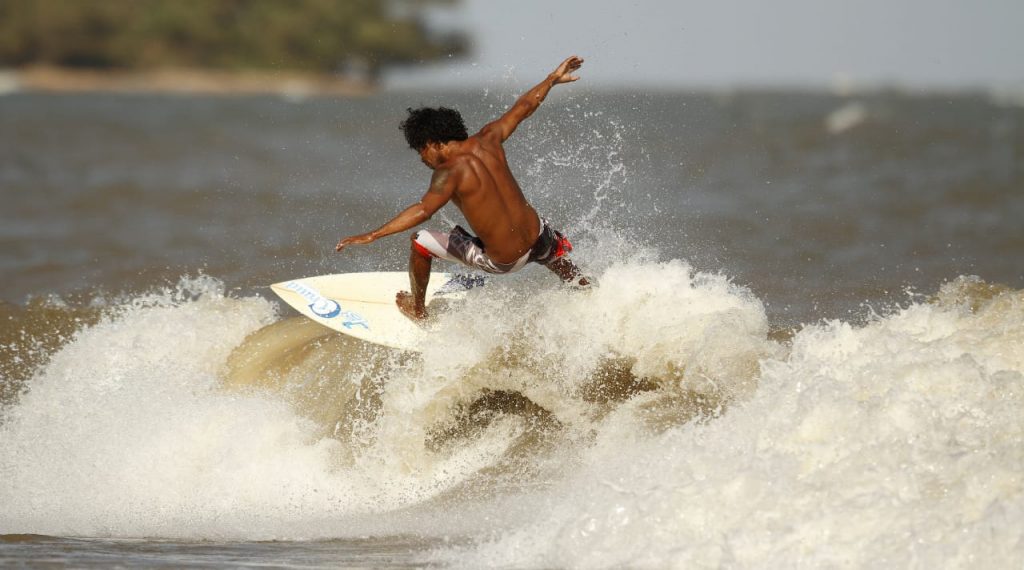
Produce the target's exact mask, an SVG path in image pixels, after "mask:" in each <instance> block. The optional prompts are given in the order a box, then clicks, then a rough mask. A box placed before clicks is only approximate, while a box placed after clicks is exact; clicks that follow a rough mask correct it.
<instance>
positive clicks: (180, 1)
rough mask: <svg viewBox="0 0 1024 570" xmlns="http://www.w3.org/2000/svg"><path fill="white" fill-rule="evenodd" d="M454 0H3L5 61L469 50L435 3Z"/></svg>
mask: <svg viewBox="0 0 1024 570" xmlns="http://www.w3.org/2000/svg"><path fill="white" fill-rule="evenodd" d="M452 1H453V0H404V1H403V0H394V1H387V0H0V66H8V67H21V66H26V65H53V66H62V67H78V68H93V69H96V68H99V69H152V68H156V67H197V68H213V69H289V70H304V71H319V72H335V71H344V70H346V69H350V68H352V67H355V68H361V69H363V70H364V71H365V72H366V73H367V74H368V75H369V76H370V77H375V76H376V74H377V73H378V72H379V70H380V69H381V68H382V67H385V66H388V65H395V64H407V63H418V62H423V61H428V60H431V59H437V58H440V57H447V56H450V55H460V54H462V53H464V52H465V51H466V47H467V41H466V38H465V36H464V35H462V34H449V35H447V36H437V35H436V34H432V33H430V31H429V30H428V29H427V28H426V26H425V25H424V22H423V9H424V8H425V7H427V6H429V5H432V4H434V5H436V4H451V3H452Z"/></svg>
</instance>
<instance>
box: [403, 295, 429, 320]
mask: <svg viewBox="0 0 1024 570" xmlns="http://www.w3.org/2000/svg"><path fill="white" fill-rule="evenodd" d="M395 304H396V305H398V310H399V311H402V314H403V315H405V316H407V317H409V318H410V319H411V320H413V321H415V322H419V321H422V320H424V319H426V318H427V309H426V307H421V308H417V307H416V300H415V299H413V297H412V293H410V292H408V291H399V292H398V294H397V295H395Z"/></svg>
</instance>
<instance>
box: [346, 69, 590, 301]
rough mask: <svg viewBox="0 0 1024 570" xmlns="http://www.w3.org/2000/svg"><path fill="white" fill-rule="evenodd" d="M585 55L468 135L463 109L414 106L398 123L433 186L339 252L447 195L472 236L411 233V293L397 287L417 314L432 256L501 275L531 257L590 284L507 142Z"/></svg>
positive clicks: (398, 227) (428, 210)
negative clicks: (524, 181)
mask: <svg viewBox="0 0 1024 570" xmlns="http://www.w3.org/2000/svg"><path fill="white" fill-rule="evenodd" d="M581 65H583V60H582V59H581V58H579V57H576V56H572V57H570V58H568V59H566V60H565V61H563V62H562V63H561V64H560V65H559V66H558V67H557V68H556V69H555V71H553V72H552V73H551V74H550V75H548V76H547V78H545V79H544V81H541V82H540V83H539V84H537V86H536V87H534V88H533V89H530V90H529V91H527V92H526V93H525V94H523V95H522V96H521V97H520V98H519V99H518V100H517V101H516V102H515V104H514V105H512V107H511V108H510V109H509V110H508V111H507V112H506V113H505V114H504V115H502V116H501V117H500V118H498V119H497V120H496V121H493V122H491V123H488V124H486V125H484V127H483V128H482V129H480V132H478V133H476V134H475V135H473V136H469V135H468V133H467V132H466V126H465V124H464V123H463V121H462V115H460V114H459V112H458V111H456V110H454V109H448V108H446V107H439V108H436V109H435V108H428V107H423V108H420V109H409V110H408V111H409V116H408V117H406V119H405V120H404V121H403V122H402V124H401V126H400V128H401V130H402V132H403V133H404V134H405V139H406V141H407V142H408V143H409V146H410V147H412V149H413V150H415V151H417V152H418V153H419V155H420V160H422V161H423V164H425V165H427V167H428V168H430V169H431V170H433V171H434V174H433V177H432V178H431V180H430V187H429V188H428V190H427V192H426V194H424V195H423V197H422V198H421V199H420V201H419V202H417V203H415V204H413V205H411V206H409V207H408V208H406V209H404V210H402V212H400V213H399V214H398V215H397V216H395V217H394V218H393V219H392V220H391V221H389V222H387V223H386V224H384V225H383V226H381V227H379V228H377V229H375V230H373V231H370V232H367V233H363V234H358V235H354V236H349V237H346V238H344V239H342V240H341V241H340V242H338V246H337V247H336V248H335V249H336V250H337V251H339V252H340V251H341V250H343V249H344V248H346V247H348V246H350V245H362V244H368V243H370V242H373V241H375V240H377V239H378V238H382V237H384V236H389V235H391V234H395V233H398V232H402V231H405V230H407V229H410V228H413V227H415V226H418V225H420V224H421V223H423V222H425V221H427V220H429V219H430V218H431V216H433V215H434V213H435V212H437V211H438V210H439V209H441V207H442V206H444V205H445V204H447V203H448V202H449V201H451V202H454V203H455V205H456V206H457V207H458V208H459V210H461V211H462V214H463V216H465V218H466V221H467V222H469V226H470V227H471V228H472V229H473V231H474V232H476V235H475V236H474V235H472V234H470V233H469V232H467V231H466V230H464V229H463V228H462V227H461V226H455V227H454V228H453V229H452V230H451V231H450V232H447V233H445V232H438V231H433V230H420V231H418V232H416V233H414V234H413V235H412V250H411V252H410V254H409V284H410V289H411V292H410V291H402V292H400V293H398V295H397V297H396V299H395V302H396V303H397V304H398V308H399V309H401V310H402V312H403V313H404V314H405V315H406V316H408V317H409V318H411V319H413V320H418V319H424V318H426V316H427V310H426V305H425V298H426V292H427V283H428V281H429V280H430V266H431V262H432V261H433V258H435V257H437V258H441V259H445V260H447V261H454V262H458V263H462V264H464V265H467V266H469V267H475V268H477V269H481V270H483V271H486V272H488V273H495V274H503V273H511V272H513V271H518V270H519V269H522V267H523V266H524V265H526V264H527V263H529V262H534V263H539V264H541V265H544V266H545V267H547V268H548V269H550V270H551V271H553V272H554V273H555V274H556V275H558V276H559V277H560V278H561V279H562V280H563V281H565V282H568V283H576V284H578V285H580V286H584V287H585V286H587V285H589V284H590V283H589V281H588V280H587V278H586V277H583V275H582V274H581V272H580V270H579V268H578V267H577V266H576V265H575V264H574V263H573V262H572V261H570V260H569V258H568V257H566V255H565V254H566V253H568V252H569V251H571V250H572V244H570V243H569V240H568V239H566V238H565V236H563V235H562V233H561V232H559V231H558V230H555V229H554V228H552V227H551V226H550V225H548V223H547V221H546V220H544V219H543V218H541V217H540V216H539V215H537V212H536V211H535V210H534V209H533V207H532V206H531V205H530V204H529V202H527V201H526V197H525V196H523V191H522V190H521V189H520V188H519V184H518V183H517V182H516V180H515V178H514V177H513V176H512V172H511V171H510V170H509V166H508V162H507V161H506V159H505V149H504V148H503V147H502V143H504V142H505V140H506V139H508V137H509V136H511V135H512V133H513V132H515V130H516V127H518V126H519V123H521V122H522V121H523V120H524V119H526V118H527V117H529V116H530V115H532V114H533V112H534V111H536V110H537V108H538V107H539V106H540V104H541V102H542V101H544V98H545V97H547V94H548V92H549V91H551V88H552V87H554V86H555V85H558V84H561V83H570V82H573V81H576V80H578V79H579V77H578V76H575V75H573V72H575V71H576V70H578V69H579V68H580V66H581Z"/></svg>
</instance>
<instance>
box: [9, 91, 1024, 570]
mask: <svg viewBox="0 0 1024 570" xmlns="http://www.w3.org/2000/svg"><path fill="white" fill-rule="evenodd" d="M515 95H516V94H515V93H513V92H512V91H511V90H507V91H501V90H495V89H490V90H487V91H481V92H474V93H435V92H390V93H385V94H381V95H377V96H373V97H367V98H362V99H316V98H313V99H301V100H300V99H283V98H276V97H224V98H217V97H187V96H157V95H149V96H142V95H134V96H127V95H122V96H115V95H49V96H44V95H29V94H10V95H6V96H2V97H0V275H2V279H0V565H6V564H11V565H18V566H24V567H43V566H45V567H59V566H71V567H110V566H130V567H181V566H199V567H210V568H222V567H231V568H234V567H249V566H252V567H256V566H259V567H281V568H319V567H328V568H418V567H436V568H481V567H496V568H588V569H589V568H621V567H630V568H634V567H635V568H722V567H725V568H781V567H784V568H823V567H824V568H829V567H854V568H866V567H896V568H929V569H930V568H966V567H971V568H1019V567H1021V566H1022V565H1024V479H1022V478H1024V413H1021V410H1022V409H1024V107H1020V106H1014V105H1011V104H1005V103H1000V102H999V101H995V100H993V99H992V98H990V97H987V96H985V95H984V94H952V95H950V94H932V95H924V94H918V95H914V94H901V93H896V92H877V93H870V94H854V95H846V96H839V95H832V94H824V93H807V92H788V91H762V92H731V93H701V92H655V93H640V92H607V91H591V90H588V89H587V88H586V87H585V86H583V85H573V86H568V87H564V88H559V89H557V90H556V91H554V92H553V93H552V95H551V96H550V97H549V99H548V101H547V102H546V103H545V104H544V106H543V107H542V108H541V109H540V110H539V111H538V112H537V113H536V114H535V115H534V116H533V117H532V118H531V119H529V120H528V121H527V122H526V123H524V124H523V125H522V126H521V127H520V128H519V130H518V131H517V132H516V133H515V134H514V136H513V137H512V138H511V139H510V140H509V141H508V143H507V146H506V148H507V151H508V155H509V159H510V163H511V164H512V168H513V171H514V173H515V174H516V175H517V177H518V179H519V181H520V183H521V185H522V187H523V188H524V190H525V192H526V194H527V196H528V198H529V199H530V200H531V201H532V202H533V204H534V205H535V206H536V207H537V209H538V211H540V212H541V214H542V215H543V216H544V217H546V218H547V219H548V220H550V221H551V222H552V223H553V224H554V225H555V226H556V227H560V228H562V229H563V230H564V231H565V232H566V233H567V234H568V236H569V237H570V239H572V241H573V243H574V245H575V251H574V252H573V254H572V255H573V258H574V259H575V260H576V261H577V263H578V264H579V265H581V266H582V267H583V268H584V269H585V271H586V272H587V273H588V274H589V275H591V276H592V277H594V278H596V280H597V282H598V286H596V287H594V288H592V289H591V290H589V291H584V292H580V291H575V290H571V289H568V288H565V287H562V286H561V285H560V284H559V283H558V282H557V280H556V279H555V278H554V276H553V275H551V274H550V273H549V272H547V271H545V270H543V269H542V268H538V267H528V268H526V269H524V270H523V271H522V272H520V273H518V274H515V275H512V276H507V277H504V278H499V279H493V280H491V282H490V283H489V285H488V286H486V287H483V288H479V289H474V290H472V291H470V294H469V295H468V297H467V299H466V301H465V303H464V304H463V305H461V306H456V307H453V308H451V309H450V310H449V311H448V312H445V313H443V314H441V315H440V316H439V319H438V326H439V331H438V333H437V334H435V335H434V336H433V337H432V338H431V342H430V344H429V345H428V346H426V347H425V349H424V351H423V353H422V354H409V353H402V352H398V351H393V350H390V349H384V348H380V347H375V346H370V345H366V344H363V343H361V342H359V341H356V340H354V339H351V338H349V337H345V336H343V335H340V334H337V333H333V332H332V331H330V330H328V329H326V328H323V327H320V326H319V325H316V324H315V323H312V322H309V321H307V320H305V319H304V318H302V317H299V316H298V315H297V314H296V313H295V312H294V311H293V310H291V309H289V308H288V307H286V306H284V305H283V304H281V303H279V302H277V301H276V300H275V299H274V298H273V295H272V294H270V292H269V290H268V288H267V285H269V284H270V283H273V282H277V281H283V280H286V279H289V278H295V277H304V276H310V275H318V274H325V273H341V272H351V271H382V270H389V271H390V270H403V269H404V268H405V263H406V260H407V256H408V239H407V237H406V236H405V235H398V236H393V237H390V238H386V239H382V240H380V241H378V242H375V243H374V244H371V245H368V246H365V247H353V248H351V249H349V250H346V251H345V252H344V253H343V254H336V253H335V252H334V245H335V244H336V243H337V241H338V239H339V238H341V237H343V236H346V235H350V234H353V233H357V232H362V231H367V230H370V229H373V228H375V227H377V226H379V225H380V224H382V223H383V222H385V221H387V220H388V219H390V218H391V217H392V216H393V215H394V214H395V213H397V212H398V211H400V210H401V209H402V208H403V207H405V206H407V205H408V204H410V203H412V202H415V201H416V200H417V199H418V198H419V196H420V195H421V194H422V193H423V192H424V191H425V190H426V187H427V182H428V180H429V175H430V172H429V171H428V170H427V169H426V168H425V167H424V166H423V165H422V164H421V163H420V162H419V159H418V157H417V156H416V154H415V153H414V152H412V151H411V150H409V149H408V148H406V147H405V143H404V141H403V139H402V137H401V133H400V132H399V131H398V129H397V124H398V122H399V121H401V120H402V118H403V116H404V113H405V108H406V107H410V106H419V105H437V104H446V105H449V106H455V107H457V108H459V109H460V110H462V112H463V114H464V116H465V117H466V121H467V123H468V125H469V127H470V129H471V130H472V129H476V128H479V127H480V126H482V125H483V124H484V123H485V122H487V121H488V120H490V119H491V118H494V117H496V116H497V115H499V114H500V113H501V112H502V111H503V110H504V109H505V108H507V106H508V105H510V104H511V103H512V101H514V97H515ZM460 222H461V216H460V215H459V213H458V211H457V210H456V209H455V208H454V207H452V206H449V207H447V208H446V209H445V210H443V211H442V212H441V213H439V214H438V215H436V216H435V217H434V219H433V220H431V221H429V222H427V226H428V227H433V228H436V229H444V228H447V227H450V225H451V224H454V223H460ZM438 263H439V264H438V269H443V267H442V266H441V265H440V262H438Z"/></svg>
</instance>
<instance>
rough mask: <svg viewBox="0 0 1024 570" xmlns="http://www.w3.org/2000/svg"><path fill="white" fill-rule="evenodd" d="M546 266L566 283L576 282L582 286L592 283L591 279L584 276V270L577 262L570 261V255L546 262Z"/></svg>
mask: <svg viewBox="0 0 1024 570" xmlns="http://www.w3.org/2000/svg"><path fill="white" fill-rule="evenodd" d="M546 267H547V268H548V269H550V270H551V271H553V272H554V273H555V275H558V277H559V278H560V279H561V280H562V281H564V282H566V283H575V284H578V285H579V286H580V287H587V286H589V285H590V280H589V279H587V278H586V277H583V272H582V271H580V268H579V267H576V264H575V263H573V262H572V261H570V260H569V258H568V257H565V256H562V257H559V258H556V259H554V260H553V261H551V262H550V263H548V264H546Z"/></svg>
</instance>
